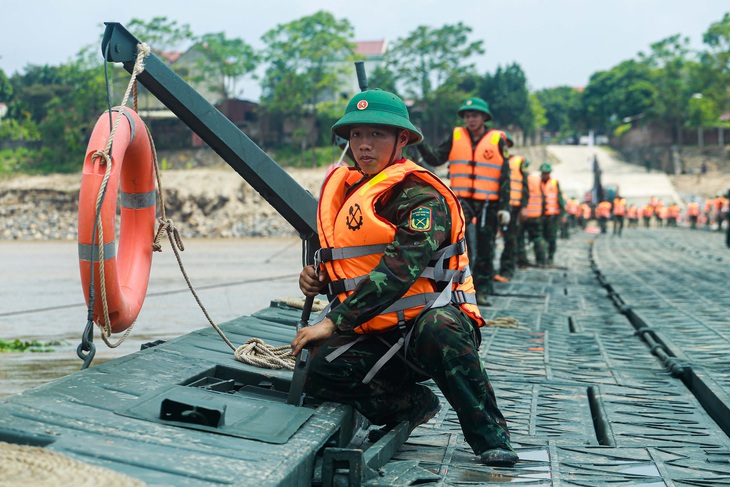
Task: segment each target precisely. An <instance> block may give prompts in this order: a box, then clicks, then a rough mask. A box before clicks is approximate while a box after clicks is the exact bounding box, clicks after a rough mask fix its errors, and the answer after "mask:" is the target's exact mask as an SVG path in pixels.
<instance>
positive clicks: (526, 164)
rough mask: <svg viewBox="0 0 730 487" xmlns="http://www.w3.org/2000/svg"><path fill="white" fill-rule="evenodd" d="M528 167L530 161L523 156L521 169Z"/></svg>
mask: <svg viewBox="0 0 730 487" xmlns="http://www.w3.org/2000/svg"><path fill="white" fill-rule="evenodd" d="M528 167H530V161H528V160H527V159H525V158H524V157H523V158H522V169H527V168H528Z"/></svg>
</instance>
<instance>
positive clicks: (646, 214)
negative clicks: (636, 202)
mask: <svg viewBox="0 0 730 487" xmlns="http://www.w3.org/2000/svg"><path fill="white" fill-rule="evenodd" d="M652 216H654V207H653V206H652V205H651V204H648V205H644V208H642V209H641V217H642V218H643V219H644V228H650V227H651V217H652Z"/></svg>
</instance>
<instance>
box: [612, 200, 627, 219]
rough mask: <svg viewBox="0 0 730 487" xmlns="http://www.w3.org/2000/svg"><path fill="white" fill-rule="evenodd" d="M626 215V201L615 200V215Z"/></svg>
mask: <svg viewBox="0 0 730 487" xmlns="http://www.w3.org/2000/svg"><path fill="white" fill-rule="evenodd" d="M625 213H626V199H624V198H614V200H613V214H614V215H616V216H624V214H625Z"/></svg>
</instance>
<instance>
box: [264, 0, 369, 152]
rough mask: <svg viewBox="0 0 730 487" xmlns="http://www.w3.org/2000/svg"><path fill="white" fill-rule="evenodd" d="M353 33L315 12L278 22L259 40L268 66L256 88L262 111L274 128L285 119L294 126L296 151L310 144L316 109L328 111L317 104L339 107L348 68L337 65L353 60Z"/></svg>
mask: <svg viewBox="0 0 730 487" xmlns="http://www.w3.org/2000/svg"><path fill="white" fill-rule="evenodd" d="M353 33H354V30H353V27H352V25H351V24H350V22H349V21H348V20H347V19H342V20H338V19H336V18H335V17H334V16H333V15H332V14H330V13H329V12H325V11H319V12H317V13H315V14H313V15H310V16H306V17H302V18H300V19H298V20H294V21H292V22H289V23H287V24H280V25H278V26H276V27H275V28H273V29H271V30H269V31H268V32H266V33H265V34H264V35H263V37H262V40H263V41H264V43H265V44H266V48H265V50H264V59H265V60H266V61H267V62H268V63H269V66H268V69H267V70H266V74H265V77H264V80H263V84H262V88H263V96H262V98H263V101H264V102H265V104H266V111H267V112H268V113H269V115H270V116H271V117H272V120H275V121H277V122H278V123H279V124H282V123H283V121H284V120H285V119H289V120H292V121H294V122H295V123H296V124H297V125H298V127H297V128H298V129H299V130H298V131H297V137H296V138H297V139H298V140H297V142H299V144H300V146H301V148H302V152H304V150H305V149H306V148H307V147H308V146H313V145H314V144H315V143H316V140H317V138H318V135H319V132H320V131H319V126H318V125H319V123H318V120H320V119H319V118H318V113H319V111H320V110H322V111H324V112H326V113H329V112H330V110H331V107H329V106H327V107H321V106H320V105H321V103H322V102H324V101H330V100H336V101H337V100H340V102H341V103H344V101H343V100H341V99H340V97H339V96H338V94H339V88H340V86H341V83H342V81H341V80H342V79H343V77H344V76H346V75H347V74H349V73H351V69H352V68H351V67H349V66H348V64H347V63H344V62H342V61H343V60H353V59H354V51H355V45H354V44H352V42H351V39H352V37H353ZM280 133H281V131H280ZM327 137H329V134H327Z"/></svg>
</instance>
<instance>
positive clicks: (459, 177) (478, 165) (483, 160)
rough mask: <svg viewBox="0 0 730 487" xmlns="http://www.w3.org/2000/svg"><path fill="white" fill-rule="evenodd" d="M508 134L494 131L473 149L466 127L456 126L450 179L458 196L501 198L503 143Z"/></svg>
mask: <svg viewBox="0 0 730 487" xmlns="http://www.w3.org/2000/svg"><path fill="white" fill-rule="evenodd" d="M503 138H504V134H503V133H502V132H500V131H499V130H490V131H489V132H487V133H486V134H484V136H482V138H481V139H480V140H479V142H478V143H477V146H476V148H472V143H471V136H470V135H469V131H468V130H467V128H466V127H456V128H455V129H454V135H453V138H452V143H451V152H450V153H449V178H450V180H451V189H452V190H453V191H454V193H455V194H456V196H459V197H461V198H471V199H475V200H480V201H484V200H489V201H496V200H498V199H499V177H500V175H501V174H502V165H503V164H504V158H503V157H502V152H501V150H500V142H501V141H502V140H503Z"/></svg>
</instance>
